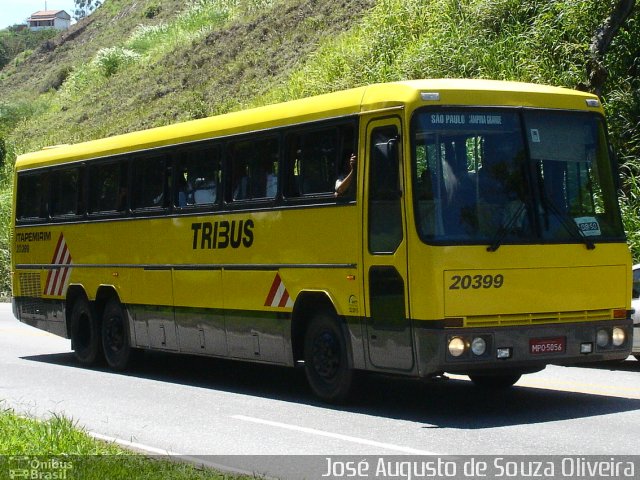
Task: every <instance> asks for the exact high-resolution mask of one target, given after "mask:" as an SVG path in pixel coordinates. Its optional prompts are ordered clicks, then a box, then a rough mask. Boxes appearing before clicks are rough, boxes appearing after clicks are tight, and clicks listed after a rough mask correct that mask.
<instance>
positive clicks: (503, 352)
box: [496, 347, 511, 360]
mask: <svg viewBox="0 0 640 480" xmlns="http://www.w3.org/2000/svg"><path fill="white" fill-rule="evenodd" d="M496 357H497V358H499V359H502V360H504V359H507V358H511V348H510V347H503V348H498V349H497V350H496Z"/></svg>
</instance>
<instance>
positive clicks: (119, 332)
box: [102, 298, 132, 371]
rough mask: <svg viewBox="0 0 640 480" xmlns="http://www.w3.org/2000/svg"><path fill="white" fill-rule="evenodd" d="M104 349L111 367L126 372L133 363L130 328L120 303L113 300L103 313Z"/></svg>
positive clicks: (105, 356) (108, 303)
mask: <svg viewBox="0 0 640 480" xmlns="http://www.w3.org/2000/svg"><path fill="white" fill-rule="evenodd" d="M102 349H103V350H104V358H105V360H106V361H107V364H108V365H109V367H111V368H112V369H114V370H119V371H122V370H125V369H126V368H127V367H128V366H129V363H130V361H131V358H132V351H131V343H130V341H129V328H128V325H127V320H126V317H125V315H124V310H123V309H122V305H121V304H120V302H119V301H118V300H117V299H115V298H112V299H111V300H109V301H108V302H107V304H106V305H105V307H104V312H103V313H102Z"/></svg>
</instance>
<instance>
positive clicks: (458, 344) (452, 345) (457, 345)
mask: <svg viewBox="0 0 640 480" xmlns="http://www.w3.org/2000/svg"><path fill="white" fill-rule="evenodd" d="M464 349H465V346H464V340H462V339H461V338H460V337H453V338H452V339H451V340H449V353H450V354H451V356H452V357H459V356H460V355H462V354H463V353H464Z"/></svg>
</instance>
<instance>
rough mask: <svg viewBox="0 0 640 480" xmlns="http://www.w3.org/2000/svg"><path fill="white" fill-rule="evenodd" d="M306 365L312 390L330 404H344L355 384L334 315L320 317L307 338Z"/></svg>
mask: <svg viewBox="0 0 640 480" xmlns="http://www.w3.org/2000/svg"><path fill="white" fill-rule="evenodd" d="M304 365H305V372H306V375H307V381H308V382H309V385H310V386H311V390H313V393H315V394H316V395H317V396H318V397H320V398H321V399H322V400H324V401H326V402H331V403H340V402H344V401H345V400H346V399H347V397H348V396H349V392H350V390H351V385H352V383H353V370H352V369H351V367H350V366H349V358H348V353H347V344H346V341H345V338H344V335H343V333H342V328H341V327H340V324H339V323H338V320H337V319H336V318H335V316H334V315H330V314H327V313H318V314H316V316H314V317H313V318H312V319H311V322H310V323H309V327H308V328H307V331H306V333H305V337H304Z"/></svg>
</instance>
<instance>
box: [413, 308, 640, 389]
mask: <svg viewBox="0 0 640 480" xmlns="http://www.w3.org/2000/svg"><path fill="white" fill-rule="evenodd" d="M428 325H429V324H428V322H424V324H417V325H416V324H414V328H415V338H416V349H417V354H418V355H417V357H418V373H419V375H420V376H422V377H428V376H431V375H434V374H439V373H442V372H449V373H461V374H470V373H483V372H484V373H489V372H501V371H505V372H506V371H518V372H521V373H527V372H535V371H538V370H542V369H543V368H544V367H545V366H546V365H578V364H582V363H590V362H601V361H609V360H624V359H625V358H627V356H629V354H630V353H631V347H632V344H633V345H638V340H637V339H636V340H635V342H636V343H634V340H633V325H632V323H631V320H630V319H627V320H624V319H622V320H610V321H598V322H590V323H586V324H585V323H575V324H574V323H560V324H547V325H524V326H515V327H489V328H445V329H441V328H429V327H428ZM614 327H618V328H621V329H623V330H624V332H625V341H624V343H623V344H622V345H620V346H614V345H613V344H612V342H609V344H608V345H607V346H606V347H599V346H598V345H597V342H596V334H597V332H598V330H601V329H605V330H607V331H608V332H609V333H611V331H612V330H613V328H614ZM638 333H639V335H638V336H640V332H638ZM453 337H459V338H462V339H463V340H464V342H465V343H467V344H470V343H471V340H472V339H473V338H476V337H482V338H483V339H484V340H485V342H486V345H487V348H486V353H484V354H483V355H480V356H478V355H475V354H473V353H472V352H471V350H470V349H469V348H467V349H466V351H465V352H464V353H463V354H462V355H460V356H459V357H454V356H452V355H451V354H450V353H449V350H448V348H447V345H448V342H449V341H450V339H451V338H453ZM545 340H549V343H550V345H553V344H554V343H555V345H556V346H557V345H559V344H562V345H563V349H562V351H557V350H558V349H548V350H547V349H545V348H540V347H539V345H540V344H541V343H544V341H545ZM589 344H590V345H591V351H590V352H588V353H587V352H585V350H588V348H589V347H586V346H585V345H589ZM535 345H538V347H534V346H535ZM639 347H640V345H639ZM498 350H500V351H501V353H502V354H504V353H505V351H506V352H508V353H509V356H508V358H498Z"/></svg>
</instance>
